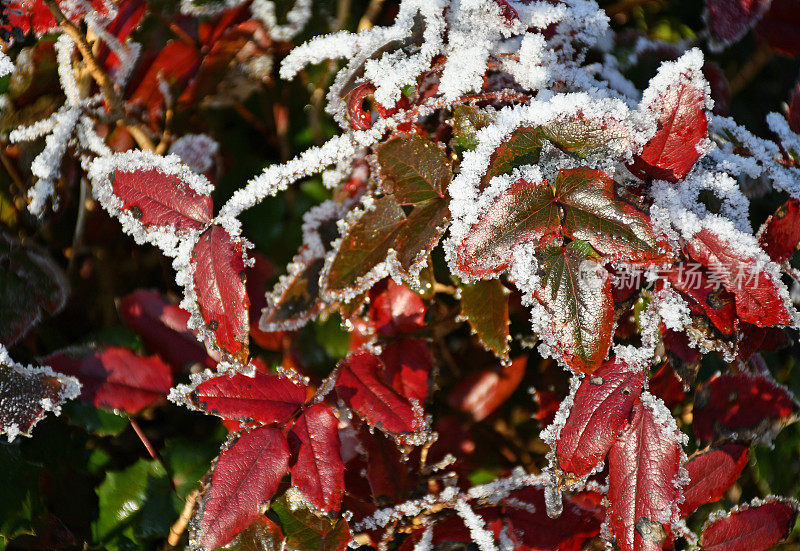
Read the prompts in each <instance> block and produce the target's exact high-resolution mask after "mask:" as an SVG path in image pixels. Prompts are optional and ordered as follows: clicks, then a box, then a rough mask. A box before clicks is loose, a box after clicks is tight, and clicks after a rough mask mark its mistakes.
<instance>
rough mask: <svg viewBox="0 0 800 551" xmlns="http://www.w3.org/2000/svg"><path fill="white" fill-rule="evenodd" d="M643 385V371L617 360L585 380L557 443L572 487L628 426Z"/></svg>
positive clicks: (558, 457) (559, 459)
mask: <svg viewBox="0 0 800 551" xmlns="http://www.w3.org/2000/svg"><path fill="white" fill-rule="evenodd" d="M643 384H644V372H643V371H642V370H641V369H636V368H632V367H631V366H629V365H628V364H626V363H625V362H623V361H621V360H616V359H614V360H608V361H606V362H605V363H604V364H603V365H602V366H600V368H599V369H598V370H597V371H595V372H594V373H593V374H592V375H587V376H586V377H584V378H583V380H582V381H581V384H580V386H579V387H578V390H577V391H576V393H575V399H574V403H573V406H572V409H571V410H570V413H569V417H567V422H566V424H565V425H564V427H563V428H562V429H561V434H560V437H559V440H558V442H557V443H556V450H555V451H556V462H557V465H558V467H559V469H561V470H562V471H563V472H564V473H566V475H567V480H568V483H569V482H571V481H572V480H575V479H578V478H580V477H582V476H584V475H585V474H587V473H589V472H590V471H591V470H592V469H593V468H594V467H595V465H597V463H599V462H600V461H601V460H602V459H603V458H604V457H605V455H606V453H608V450H609V449H611V446H612V444H613V443H614V439H615V438H616V437H617V434H619V432H620V431H621V430H622V429H623V428H624V427H625V426H626V425H627V424H628V418H629V417H630V413H631V408H632V407H633V404H634V402H635V401H636V400H637V399H638V398H639V395H640V394H641V392H642V385H643Z"/></svg>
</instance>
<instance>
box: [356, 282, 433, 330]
mask: <svg viewBox="0 0 800 551" xmlns="http://www.w3.org/2000/svg"><path fill="white" fill-rule="evenodd" d="M369 302H370V307H369V319H370V322H372V324H373V325H374V327H375V329H376V330H377V331H378V333H380V334H382V335H387V336H396V335H400V334H403V333H413V332H414V331H417V330H419V329H421V328H422V327H423V326H424V325H425V310H426V307H425V303H424V302H422V299H421V298H420V297H419V295H418V294H416V293H415V292H413V291H412V290H411V289H409V288H408V287H406V286H405V285H401V284H399V283H396V282H395V281H394V280H393V279H388V278H387V279H384V280H383V281H381V282H379V283H378V284H376V285H374V286H373V287H372V288H371V289H370V290H369Z"/></svg>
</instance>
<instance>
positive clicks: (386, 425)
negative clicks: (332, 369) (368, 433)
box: [336, 350, 421, 434]
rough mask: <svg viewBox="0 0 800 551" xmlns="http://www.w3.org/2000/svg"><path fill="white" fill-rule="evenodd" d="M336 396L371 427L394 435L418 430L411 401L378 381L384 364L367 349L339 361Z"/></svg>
mask: <svg viewBox="0 0 800 551" xmlns="http://www.w3.org/2000/svg"><path fill="white" fill-rule="evenodd" d="M339 369H340V371H339V376H338V378H337V379H336V393H337V395H338V396H339V397H340V398H341V399H342V400H344V401H345V402H346V403H347V404H348V405H349V406H350V407H351V408H353V409H354V410H355V411H356V412H358V414H359V415H360V416H361V417H363V418H364V419H365V420H366V421H367V422H368V423H369V424H370V425H373V426H376V427H379V428H382V429H384V430H387V431H389V432H391V433H393V434H402V433H410V432H414V431H416V430H418V429H419V428H421V420H420V419H419V416H418V415H417V414H416V413H415V411H414V408H413V406H412V405H411V402H409V400H408V399H407V398H405V397H404V396H402V395H401V394H400V393H398V392H397V391H396V390H395V389H393V388H392V387H390V386H388V385H387V384H386V383H385V382H384V381H383V380H382V379H381V372H382V371H383V369H384V367H383V362H382V361H381V359H380V358H379V357H377V356H375V355H373V354H371V353H370V352H368V351H366V350H360V351H357V352H354V353H353V354H350V355H349V356H348V357H347V358H345V359H344V360H342V361H341V362H339Z"/></svg>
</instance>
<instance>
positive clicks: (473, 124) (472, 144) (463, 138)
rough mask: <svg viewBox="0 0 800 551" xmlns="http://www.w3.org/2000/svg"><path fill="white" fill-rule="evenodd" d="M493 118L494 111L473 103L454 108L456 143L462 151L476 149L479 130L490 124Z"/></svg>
mask: <svg viewBox="0 0 800 551" xmlns="http://www.w3.org/2000/svg"><path fill="white" fill-rule="evenodd" d="M493 120H494V113H489V112H488V111H486V110H484V109H478V108H477V107H472V106H471V105H456V106H455V107H454V108H453V139H454V141H455V145H456V146H457V147H458V148H460V149H461V151H464V150H470V151H471V150H473V149H475V148H476V147H477V146H478V130H480V129H482V128H484V127H486V126H489V125H490V124H491V123H492V121H493Z"/></svg>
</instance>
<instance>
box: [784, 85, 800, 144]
mask: <svg viewBox="0 0 800 551" xmlns="http://www.w3.org/2000/svg"><path fill="white" fill-rule="evenodd" d="M786 118H787V119H788V120H789V128H791V129H792V132H794V133H795V134H800V83H798V84H795V86H794V90H792V98H791V99H790V100H789V112H788V113H787V114H786Z"/></svg>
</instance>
